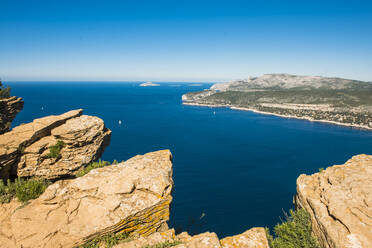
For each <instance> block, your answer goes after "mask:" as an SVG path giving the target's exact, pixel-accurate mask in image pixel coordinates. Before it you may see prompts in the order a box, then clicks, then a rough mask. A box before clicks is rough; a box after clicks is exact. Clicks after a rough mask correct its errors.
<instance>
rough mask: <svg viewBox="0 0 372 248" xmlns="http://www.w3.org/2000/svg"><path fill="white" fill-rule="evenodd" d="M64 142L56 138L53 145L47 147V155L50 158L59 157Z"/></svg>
mask: <svg viewBox="0 0 372 248" xmlns="http://www.w3.org/2000/svg"><path fill="white" fill-rule="evenodd" d="M64 145H65V143H63V141H61V140H58V141H57V143H56V144H55V145H52V146H50V147H49V154H48V157H50V158H57V159H58V158H60V157H61V150H62V148H63V147H64Z"/></svg>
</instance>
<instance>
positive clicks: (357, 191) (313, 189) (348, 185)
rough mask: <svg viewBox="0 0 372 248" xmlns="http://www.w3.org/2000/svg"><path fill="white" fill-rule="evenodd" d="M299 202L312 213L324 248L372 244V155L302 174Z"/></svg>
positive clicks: (358, 246) (299, 179) (364, 247)
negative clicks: (312, 172)
mask: <svg viewBox="0 0 372 248" xmlns="http://www.w3.org/2000/svg"><path fill="white" fill-rule="evenodd" d="M295 203H296V205H297V207H301V208H305V209H306V211H307V212H309V213H310V215H311V220H312V227H313V232H314V234H315V236H316V237H317V238H318V240H319V242H320V244H321V246H322V247H323V248H367V247H372V156H368V155H358V156H354V157H353V158H351V159H350V160H349V161H347V162H346V163H345V164H344V165H335V166H332V167H329V168H327V169H326V170H324V171H322V172H319V173H315V174H314V175H311V176H307V175H301V176H300V177H299V178H298V179H297V195H296V197H295Z"/></svg>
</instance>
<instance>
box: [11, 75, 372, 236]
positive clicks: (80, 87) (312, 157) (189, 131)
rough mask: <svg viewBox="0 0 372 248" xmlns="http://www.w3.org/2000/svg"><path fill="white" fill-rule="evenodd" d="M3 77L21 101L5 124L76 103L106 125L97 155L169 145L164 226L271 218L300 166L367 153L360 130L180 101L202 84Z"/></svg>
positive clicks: (220, 228) (224, 230) (227, 228)
mask: <svg viewBox="0 0 372 248" xmlns="http://www.w3.org/2000/svg"><path fill="white" fill-rule="evenodd" d="M8 85H10V86H11V87H12V93H13V94H14V95H17V96H20V97H23V98H24V101H25V106H24V109H23V111H22V112H21V113H19V114H18V116H17V117H16V120H15V121H14V123H13V124H14V125H19V124H20V123H26V122H30V121H32V120H33V119H34V118H38V117H42V116H46V115H51V114H61V113H63V112H66V111H68V110H71V109H77V108H83V109H84V113H85V114H88V115H96V116H99V117H100V118H102V119H103V120H104V121H105V123H106V126H107V127H108V128H110V129H111V130H112V139H111V144H110V146H109V147H108V148H107V149H106V151H105V153H104V154H103V159H105V160H109V161H113V160H114V159H116V160H119V161H120V160H126V159H128V158H130V157H132V156H135V155H137V154H143V153H146V152H150V151H156V150H159V149H166V148H168V149H170V150H171V151H172V153H173V156H174V181H175V190H174V193H173V196H174V201H173V204H172V210H171V221H170V225H171V226H173V227H175V228H177V229H179V230H187V231H189V232H191V233H198V232H203V231H214V232H216V233H217V234H218V235H219V236H220V237H224V236H227V235H233V234H238V233H241V232H243V231H245V230H247V229H249V228H251V227H255V226H269V227H272V226H274V225H275V224H276V223H278V222H279V221H280V220H279V216H283V212H282V211H283V210H285V211H287V210H288V209H290V208H292V207H293V204H292V197H293V195H294V194H295V192H296V178H297V177H298V176H299V175H300V174H301V173H305V174H311V173H314V172H317V171H318V168H320V167H327V166H330V165H333V164H340V163H344V162H345V161H346V160H347V159H349V158H350V157H351V156H353V155H356V154H360V153H368V154H372V132H369V131H363V130H359V129H352V128H348V127H341V126H336V125H330V124H322V123H315V122H309V121H303V120H296V119H285V118H280V117H275V116H270V115H261V114H256V113H252V112H245V111H238V110H230V109H227V108H207V107H195V106H184V105H182V104H181V95H182V94H184V93H186V92H189V91H199V90H202V89H205V88H209V86H210V84H203V85H199V86H190V84H182V83H164V84H162V85H161V86H160V87H139V86H138V85H139V83H109V82H104V83H103V82H102V83H87V82H84V83H81V82H80V83H79V82H75V83H72V82H68V83H46V82H43V83H38V82H14V83H9V84H8ZM119 120H121V121H122V125H119V124H118V121H119ZM202 216H204V217H202ZM201 217H202V218H201Z"/></svg>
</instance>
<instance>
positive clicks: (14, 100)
mask: <svg viewBox="0 0 372 248" xmlns="http://www.w3.org/2000/svg"><path fill="white" fill-rule="evenodd" d="M22 109H23V100H22V98H20V97H16V96H12V97H9V98H3V99H0V134H3V133H5V132H8V131H9V130H10V126H11V124H12V121H13V119H14V118H15V116H16V115H17V114H18V113H19V112H20V111H21V110H22Z"/></svg>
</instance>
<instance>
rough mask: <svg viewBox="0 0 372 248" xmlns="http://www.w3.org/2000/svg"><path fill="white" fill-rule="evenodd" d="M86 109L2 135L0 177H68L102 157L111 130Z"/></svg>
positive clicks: (51, 117)
mask: <svg viewBox="0 0 372 248" xmlns="http://www.w3.org/2000/svg"><path fill="white" fill-rule="evenodd" d="M82 112H83V111H82V110H81V109H79V110H73V111H70V112H67V113H64V114H62V115H57V116H47V117H44V118H40V119H35V120H34V121H33V122H31V123H27V124H23V125H20V126H17V127H15V128H13V130H12V131H10V132H7V133H5V134H2V135H0V177H1V178H3V179H7V178H9V177H15V176H18V177H39V178H47V179H56V178H61V177H68V176H71V175H73V174H74V173H76V172H77V171H78V170H79V169H80V168H82V167H83V166H85V165H87V164H89V163H90V162H92V161H94V160H96V159H98V158H99V157H100V155H101V154H102V152H103V150H104V148H105V147H106V146H107V145H108V144H109V142H110V136H111V131H110V130H109V129H107V128H106V127H105V125H104V122H103V121H102V120H101V119H100V118H98V117H94V116H87V115H82Z"/></svg>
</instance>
